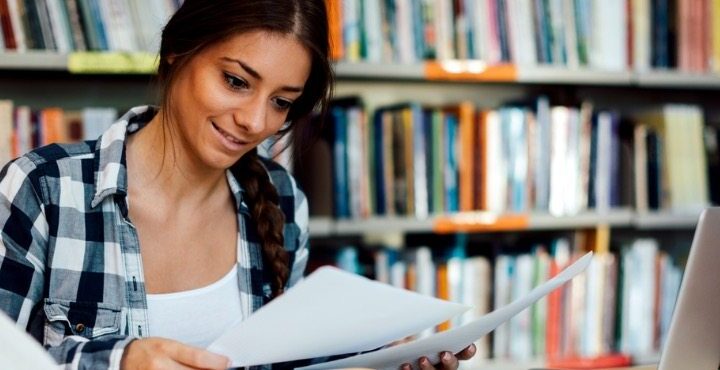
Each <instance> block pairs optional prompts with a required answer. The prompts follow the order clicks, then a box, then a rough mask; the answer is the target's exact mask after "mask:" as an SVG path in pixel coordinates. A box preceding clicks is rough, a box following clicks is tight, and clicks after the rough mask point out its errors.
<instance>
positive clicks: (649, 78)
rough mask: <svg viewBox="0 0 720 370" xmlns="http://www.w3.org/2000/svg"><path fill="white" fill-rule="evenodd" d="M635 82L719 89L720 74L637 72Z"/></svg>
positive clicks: (640, 84)
mask: <svg viewBox="0 0 720 370" xmlns="http://www.w3.org/2000/svg"><path fill="white" fill-rule="evenodd" d="M633 79H634V81H633V82H634V84H636V85H638V86H640V87H665V88H692V89H718V88H720V75H718V74H713V73H686V72H678V71H671V70H668V71H658V70H656V71H649V72H642V73H637V74H635V76H634V77H633Z"/></svg>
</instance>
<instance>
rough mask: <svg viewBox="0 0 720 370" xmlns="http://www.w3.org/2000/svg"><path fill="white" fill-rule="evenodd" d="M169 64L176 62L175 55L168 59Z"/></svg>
mask: <svg viewBox="0 0 720 370" xmlns="http://www.w3.org/2000/svg"><path fill="white" fill-rule="evenodd" d="M167 62H168V64H170V65H172V64H173V63H174V62H175V54H172V55H169V56H168V57H167Z"/></svg>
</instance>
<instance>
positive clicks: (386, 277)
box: [311, 233, 687, 364]
mask: <svg viewBox="0 0 720 370" xmlns="http://www.w3.org/2000/svg"><path fill="white" fill-rule="evenodd" d="M587 239H588V238H587V235H583V234H581V233H578V234H576V235H572V236H569V237H559V238H555V239H550V240H549V241H548V242H547V243H537V244H534V245H533V246H532V247H531V248H529V249H523V248H521V252H519V253H518V252H516V253H512V254H507V253H508V252H507V250H508V249H501V252H500V253H499V254H491V255H489V256H487V255H473V256H470V255H468V254H467V253H466V252H467V251H469V250H470V249H469V248H465V246H464V245H462V244H459V245H456V246H452V247H448V248H440V249H439V250H438V248H430V247H427V246H421V247H417V248H406V249H401V250H395V249H377V250H375V249H372V250H371V252H368V251H362V249H363V248H356V247H352V246H346V247H342V248H340V249H336V250H335V254H329V255H328V254H326V255H324V256H323V257H317V255H314V256H311V266H312V267H316V266H318V265H322V264H334V265H336V266H338V267H340V268H343V269H345V270H348V271H351V272H355V273H360V274H365V275H367V276H369V277H372V278H375V279H377V280H378V281H381V282H384V283H388V284H391V285H393V286H396V287H401V288H405V289H410V290H413V291H417V292H419V293H421V294H426V295H432V296H436V297H439V298H441V299H446V300H451V301H455V302H459V303H463V304H466V305H468V306H470V307H472V309H471V310H470V311H468V312H466V313H465V314H463V315H461V316H458V317H456V318H453V319H451V320H450V321H448V322H445V323H442V324H440V325H438V327H436V328H433V329H429V330H426V331H424V332H422V333H419V334H418V336H419V337H423V336H427V335H430V334H432V333H433V332H436V331H443V330H447V329H450V328H452V327H455V326H460V325H463V324H465V323H468V322H470V321H473V320H476V319H477V318H479V317H481V316H482V315H484V314H487V313H488V312H490V311H492V310H493V309H497V308H500V307H503V306H505V305H507V304H509V303H510V302H512V301H514V300H516V299H518V298H520V297H523V296H525V295H526V294H527V293H529V292H530V290H531V289H532V288H533V287H535V286H537V285H539V284H541V283H543V282H545V281H546V280H548V279H549V278H551V277H552V276H554V275H555V274H557V273H558V272H559V271H561V270H562V269H563V268H564V267H565V266H567V265H569V264H570V263H571V262H572V261H574V260H575V259H576V258H578V257H580V256H582V254H583V253H584V252H582V250H581V249H579V248H580V247H581V246H583V245H584V244H585V243H586V242H587V241H588V240H587ZM616 249H617V250H615V247H614V249H613V252H610V251H609V250H605V251H598V252H596V254H595V256H594V258H593V261H592V263H591V265H590V266H589V267H588V270H587V271H586V272H584V273H583V274H581V275H579V276H578V277H576V278H575V279H573V280H572V281H571V282H570V283H568V284H566V285H565V286H563V287H562V288H560V289H558V290H556V291H554V292H553V293H551V294H550V295H548V296H546V297H545V298H543V299H542V300H540V301H538V303H536V304H535V305H533V306H532V307H531V308H530V309H528V310H525V311H523V312H521V313H520V314H518V315H517V316H515V317H513V318H512V319H511V320H509V321H508V322H506V323H504V324H502V325H501V326H499V327H498V328H497V329H496V330H495V331H494V332H493V334H492V336H491V338H490V337H485V338H482V339H481V340H480V341H478V343H476V345H477V346H478V355H477V357H476V358H475V360H477V361H480V362H482V360H484V359H488V358H495V359H507V360H511V361H518V362H523V361H526V362H529V361H532V360H535V359H546V360H547V361H548V363H556V364H560V363H562V361H563V359H597V358H603V357H605V358H607V357H609V356H612V355H617V354H623V355H625V356H630V357H632V358H635V359H643V358H652V357H653V356H654V355H656V354H657V353H658V352H659V351H660V349H661V348H662V345H663V343H664V341H665V336H666V335H667V332H668V330H669V324H670V319H671V317H672V312H673V307H674V304H675V300H676V297H677V294H678V291H679V287H680V282H681V277H682V269H681V266H680V265H679V259H680V258H682V257H678V256H674V255H673V256H672V257H671V255H670V254H669V253H667V252H665V251H663V249H662V248H660V246H659V243H658V241H657V240H655V239H648V238H643V239H631V240H626V241H623V242H621V243H618V245H617V248H616ZM503 250H504V251H503ZM522 250H525V252H522ZM685 250H687V248H686V246H685ZM363 253H365V254H367V253H370V257H369V258H368V257H367V256H363Z"/></svg>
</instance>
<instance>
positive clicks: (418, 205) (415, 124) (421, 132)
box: [410, 104, 430, 219]
mask: <svg viewBox="0 0 720 370" xmlns="http://www.w3.org/2000/svg"><path fill="white" fill-rule="evenodd" d="M410 110H411V114H412V130H413V140H412V142H413V176H414V178H413V189H414V192H415V199H414V200H413V201H414V202H415V204H414V208H415V217H417V218H419V219H424V218H427V217H428V215H429V213H430V211H429V207H428V198H429V196H428V176H427V158H426V156H425V153H426V151H425V135H426V134H425V125H424V122H423V112H422V108H421V107H420V105H419V104H412V105H411V106H410Z"/></svg>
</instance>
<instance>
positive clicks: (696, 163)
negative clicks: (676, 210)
mask: <svg viewBox="0 0 720 370" xmlns="http://www.w3.org/2000/svg"><path fill="white" fill-rule="evenodd" d="M686 109H687V116H688V117H687V122H686V125H684V127H685V129H684V132H685V135H686V136H687V137H688V139H687V144H686V145H687V147H686V149H687V152H688V155H689V156H690V161H689V162H686V165H688V166H687V167H688V168H689V169H690V171H689V172H690V173H689V174H688V177H687V179H686V181H688V182H690V187H691V188H692V190H691V191H688V198H689V199H688V203H689V204H688V205H689V209H690V212H697V211H700V210H702V209H704V208H705V207H707V206H708V205H709V204H710V200H709V199H710V195H709V189H708V178H707V157H706V156H705V142H704V140H703V130H704V126H705V120H704V118H703V111H702V108H700V107H699V106H696V105H689V106H687V108H686Z"/></svg>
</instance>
